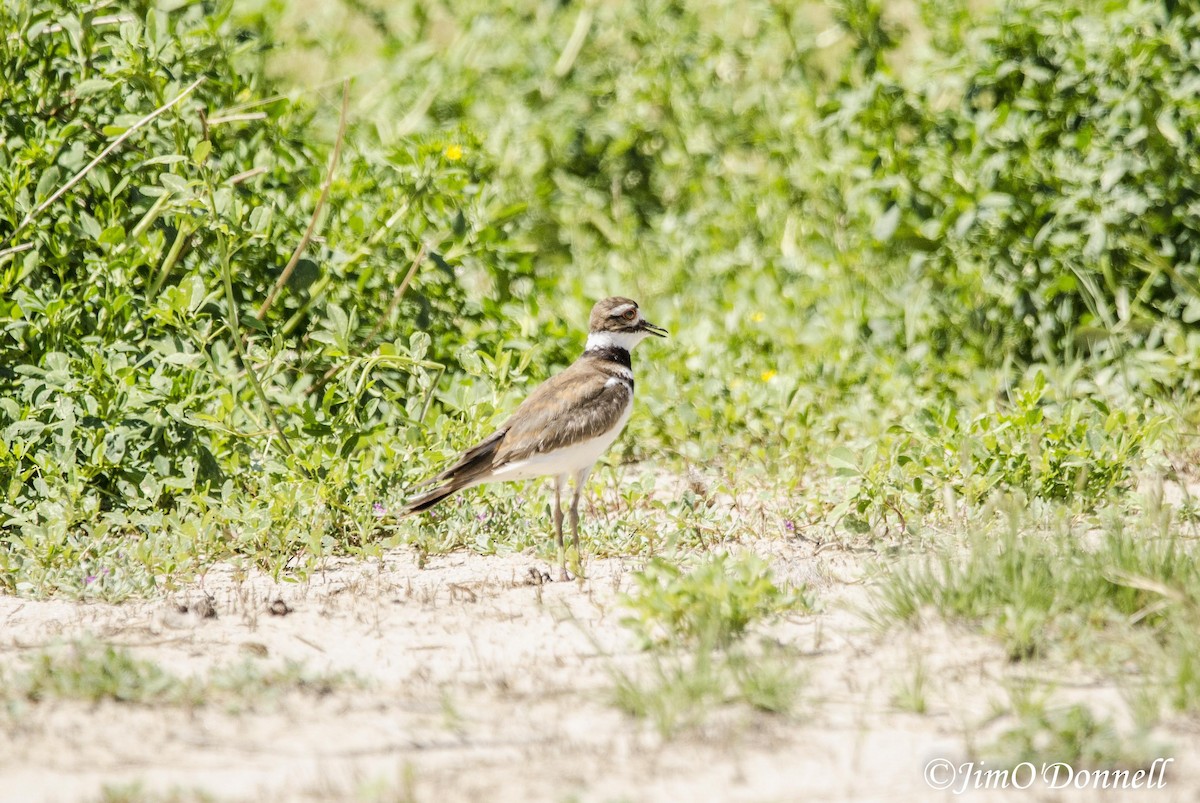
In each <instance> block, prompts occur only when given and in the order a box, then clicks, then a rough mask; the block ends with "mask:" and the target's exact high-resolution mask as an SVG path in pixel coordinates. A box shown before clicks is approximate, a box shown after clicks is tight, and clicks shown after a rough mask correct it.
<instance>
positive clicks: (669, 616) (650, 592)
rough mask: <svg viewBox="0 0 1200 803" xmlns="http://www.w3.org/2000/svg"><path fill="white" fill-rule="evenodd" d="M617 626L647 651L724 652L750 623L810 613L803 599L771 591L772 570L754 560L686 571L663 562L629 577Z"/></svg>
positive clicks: (716, 562)
mask: <svg viewBox="0 0 1200 803" xmlns="http://www.w3.org/2000/svg"><path fill="white" fill-rule="evenodd" d="M633 583H634V588H633V591H632V592H630V593H629V594H627V595H625V597H624V598H623V604H624V606H625V608H626V609H627V610H629V615H628V616H626V617H625V618H624V619H622V620H621V623H622V624H623V625H625V626H626V627H628V628H629V629H630V630H632V631H633V632H634V633H636V634H637V635H638V637H639V638H640V639H641V641H642V642H643V644H644V645H645V646H646V647H651V646H654V645H661V644H678V643H681V642H682V643H695V642H700V643H703V644H712V645H717V646H726V645H728V644H730V643H732V642H733V641H735V640H736V639H738V638H741V637H742V636H743V635H744V634H745V632H746V628H747V627H749V626H750V625H751V624H752V623H753V622H756V621H758V620H760V619H765V618H768V617H770V616H773V615H778V614H781V613H783V612H786V611H789V610H794V609H797V608H802V609H808V608H811V603H810V602H809V601H808V600H806V599H805V598H804V596H803V594H788V593H787V592H785V591H783V590H782V589H780V588H779V586H777V585H775V583H774V581H773V580H772V577H771V569H770V567H769V566H768V565H767V564H766V562H765V561H763V560H762V559H760V558H756V557H754V556H753V555H746V556H741V557H736V558H735V557H732V556H730V555H727V554H723V553H716V554H714V555H711V556H709V557H708V558H707V559H706V560H703V561H701V562H698V563H696V564H695V565H694V566H692V567H690V569H689V570H688V571H685V570H684V569H683V568H681V567H680V566H679V565H677V564H675V563H670V562H667V561H666V560H663V559H655V560H652V561H650V563H648V564H647V565H646V567H645V568H644V569H642V570H641V571H639V572H637V573H635V574H634V576H633Z"/></svg>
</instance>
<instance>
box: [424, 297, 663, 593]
mask: <svg viewBox="0 0 1200 803" xmlns="http://www.w3.org/2000/svg"><path fill="white" fill-rule="evenodd" d="M648 335H656V336H658V337H666V336H667V331H666V330H665V329H663V328H662V327H660V326H655V325H654V324H652V323H650V322H649V321H647V320H646V319H645V318H643V317H642V314H641V312H640V311H639V310H638V305H637V302H636V301H632V300H630V299H628V298H621V297H619V296H614V297H612V298H606V299H604V300H603V301H599V302H597V303H596V306H594V307H592V315H591V318H590V320H589V322H588V339H587V346H586V347H585V348H584V351H583V354H581V355H580V356H579V358H578V359H577V360H575V362H573V363H571V365H570V366H569V367H568V368H567V369H566V370H565V371H563V372H562V373H560V374H557V375H556V376H552V377H551V378H550V379H548V380H546V381H545V382H543V383H542V384H541V385H538V386H537V387H536V388H535V389H534V391H533V393H530V394H529V397H528V398H527V399H525V401H524V402H522V403H521V405H520V406H519V407H518V408H517V409H516V412H514V413H513V414H512V416H510V417H509V419H508V420H507V421H505V422H504V424H503V425H502V426H501V427H500V428H499V429H497V430H496V431H495V432H493V433H492V434H491V435H489V436H487V437H486V438H484V439H483V440H482V441H480V442H479V443H477V444H476V445H474V446H472V447H471V448H470V449H468V450H467V451H465V452H463V453H462V455H461V456H460V457H459V458H458V460H457V461H455V463H454V465H452V466H450V467H449V468H447V469H446V470H445V471H443V472H442V473H441V474H438V475H437V476H436V477H433V478H432V479H429V480H426V481H425V482H424V483H422V484H423V485H429V484H431V483H437V487H435V488H433V489H432V490H430V491H427V492H425V493H423V494H421V495H420V496H418V497H416V498H414V499H412V500H410V501H409V503H408V505H407V506H406V507H405V514H406V515H407V514H412V513H420V512H422V511H425V510H429V509H430V508H431V507H433V506H434V505H436V504H437V503H438V502H441V501H442V500H443V499H445V498H447V497H448V496H450V495H452V494H455V493H457V492H458V491H461V490H463V489H464V488H471V487H473V486H475V485H482V484H484V483H488V482H512V481H515V480H527V479H532V478H533V477H554V478H555V483H554V534H555V537H556V540H557V543H558V562H559V569H560V572H561V577H562V579H563V580H569V579H570V575H569V574H567V563H566V550H565V548H564V545H563V511H562V494H563V490H564V489H565V488H566V485H567V480H568V478H573V479H574V482H575V489H574V491H573V493H572V494H571V536H572V541H573V542H574V546H575V556H576V560H578V561H581V556H580V554H579V497H580V495H581V494H582V493H583V484H584V483H585V482H587V478H588V474H590V473H591V470H592V466H593V465H595V463H596V460H598V459H599V458H600V455H602V454H604V451H605V450H606V449H607V448H608V447H609V446H611V445H612V442H613V441H615V440H616V439H617V436H618V435H620V434H621V430H622V429H624V428H625V422H626V421H628V420H629V413H630V412H631V411H632V410H633V367H632V362H631V361H630V357H629V352H630V351H631V350H632V349H633V347H634V346H636V345H637V344H638V343H640V342H641V341H642V339H643V338H645V337H647V336H648Z"/></svg>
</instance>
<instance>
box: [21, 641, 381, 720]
mask: <svg viewBox="0 0 1200 803" xmlns="http://www.w3.org/2000/svg"><path fill="white" fill-rule="evenodd" d="M356 682H359V681H357V679H356V678H354V677H353V676H351V675H349V674H346V673H318V672H313V671H311V670H309V669H307V668H305V667H304V666H303V665H302V664H300V663H297V662H293V661H289V662H287V663H286V664H284V665H283V666H281V667H268V666H261V665H259V664H257V663H255V662H252V661H245V662H243V663H239V664H234V665H232V666H226V667H220V668H217V669H215V670H213V671H212V672H210V673H209V674H208V675H205V676H198V677H194V678H185V677H179V676H178V675H175V674H173V673H171V672H168V671H166V670H164V669H163V668H161V667H160V666H158V665H157V664H155V663H153V662H151V661H147V660H144V659H141V658H138V657H137V656H136V655H134V653H133V652H132V651H130V650H128V649H126V648H123V647H118V646H114V645H112V644H100V643H97V642H93V641H79V642H75V643H72V644H67V645H63V646H61V647H54V648H48V649H46V650H43V651H42V652H39V653H38V654H37V655H35V656H34V657H33V659H32V661H31V663H30V665H29V666H28V667H27V668H26V669H24V670H23V671H17V672H15V673H13V675H12V676H11V677H10V678H8V682H7V683H6V686H7V689H8V696H9V698H10V700H11V699H12V698H17V699H23V700H25V701H28V702H30V703H34V704H36V703H40V702H43V701H46V700H52V699H57V700H82V701H85V702H90V703H99V702H102V701H112V702H117V703H128V704H137V705H180V706H201V705H209V704H214V703H224V704H226V705H227V706H229V707H230V708H231V710H234V711H236V710H239V709H242V708H253V707H255V706H260V705H262V704H264V703H266V702H270V701H272V700H274V699H278V698H279V697H280V696H282V695H283V694H286V693H290V692H299V693H303V694H308V695H313V696H324V695H326V694H329V693H331V692H332V691H334V690H335V689H337V688H341V687H344V686H346V685H348V684H352V683H356Z"/></svg>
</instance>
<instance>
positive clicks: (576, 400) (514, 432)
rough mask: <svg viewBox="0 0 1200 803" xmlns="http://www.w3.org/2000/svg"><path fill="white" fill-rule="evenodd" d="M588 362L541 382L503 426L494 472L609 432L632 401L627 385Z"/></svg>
mask: <svg viewBox="0 0 1200 803" xmlns="http://www.w3.org/2000/svg"><path fill="white" fill-rule="evenodd" d="M612 378H613V376H612V374H610V373H608V372H606V371H603V370H601V369H599V368H597V367H595V366H593V365H591V364H589V363H588V362H586V361H581V362H576V363H574V364H572V365H571V366H570V367H569V368H567V369H566V370H565V371H563V372H562V373H561V374H558V375H557V376H555V377H552V378H551V379H548V380H547V381H545V382H543V383H542V384H541V385H539V386H538V387H537V388H536V389H534V391H533V393H531V394H530V395H529V398H527V399H525V401H524V402H522V403H521V406H520V407H518V408H517V409H516V412H514V413H513V414H512V417H511V418H509V419H508V421H507V422H506V423H505V425H504V427H503V429H504V430H505V431H504V439H503V440H502V441H501V442H500V446H499V448H498V449H497V450H496V453H495V455H494V456H493V458H492V468H499V467H500V466H503V465H504V464H505V463H510V462H512V461H514V460H521V459H524V458H526V457H529V456H531V455H535V454H541V453H543V452H549V451H552V450H554V449H558V448H561V447H563V446H570V445H571V444H573V443H577V442H579V441H583V440H588V439H590V438H595V437H597V436H599V435H602V434H603V433H605V432H607V431H609V430H610V429H612V428H613V427H614V426H616V424H617V422H618V421H619V420H620V418H621V416H622V415H623V414H624V412H625V410H626V408H627V407H628V406H629V403H630V401H632V398H631V397H632V394H633V389H632V388H631V387H630V386H629V384H628V383H627V382H624V381H620V380H618V381H616V382H610V381H609V380H610V379H612Z"/></svg>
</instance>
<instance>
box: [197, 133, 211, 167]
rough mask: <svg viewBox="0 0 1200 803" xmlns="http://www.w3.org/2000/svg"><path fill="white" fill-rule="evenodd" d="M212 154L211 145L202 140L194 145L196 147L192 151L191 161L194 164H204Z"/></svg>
mask: <svg viewBox="0 0 1200 803" xmlns="http://www.w3.org/2000/svg"><path fill="white" fill-rule="evenodd" d="M210 153H212V143H211V142H209V141H208V140H207V139H202V140H200V141H199V142H198V143H196V147H195V148H193V149H192V161H193V162H195V163H196V164H198V165H199V164H204V160H205V159H207V158H208V155H209V154H210Z"/></svg>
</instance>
